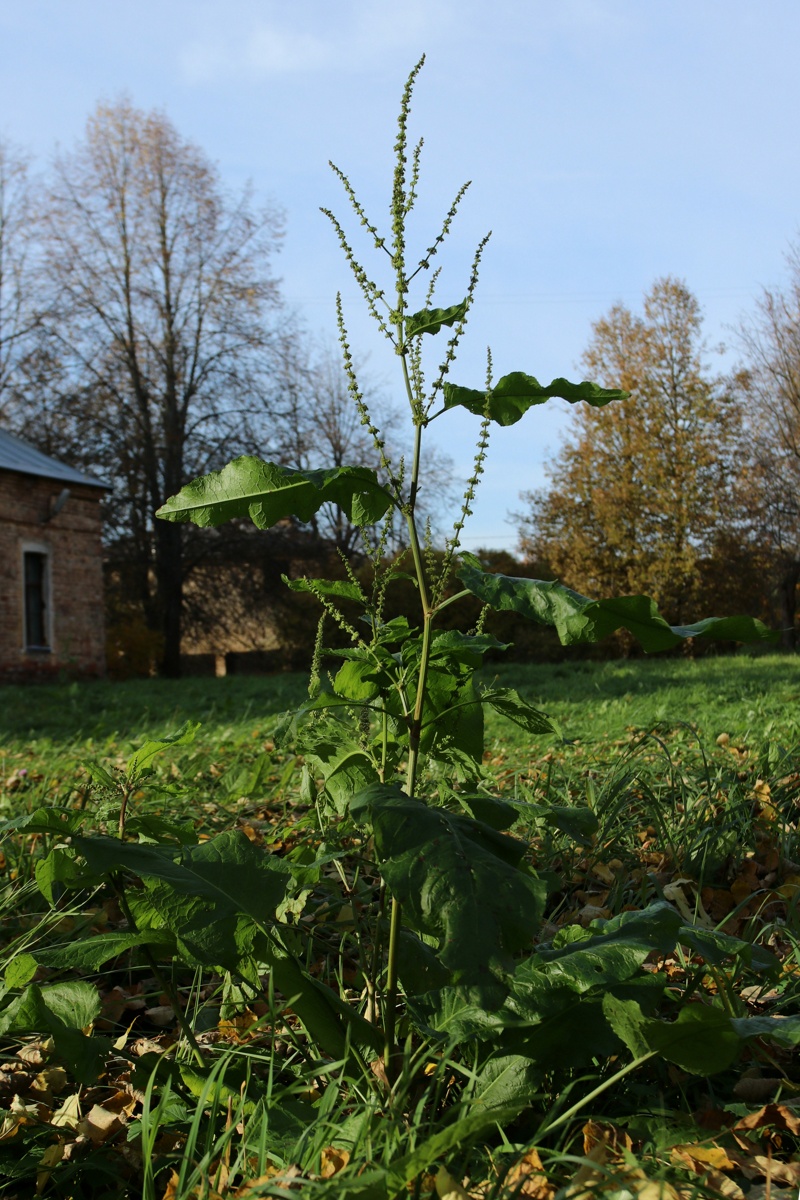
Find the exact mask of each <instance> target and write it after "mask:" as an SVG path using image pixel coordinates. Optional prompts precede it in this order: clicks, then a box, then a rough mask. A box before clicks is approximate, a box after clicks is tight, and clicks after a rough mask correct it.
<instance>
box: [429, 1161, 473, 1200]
mask: <svg viewBox="0 0 800 1200" xmlns="http://www.w3.org/2000/svg"><path fill="white" fill-rule="evenodd" d="M435 1186H436V1195H437V1196H438V1197H439V1200H470V1197H469V1193H468V1192H465V1191H464V1189H463V1187H462V1186H461V1184H460V1183H458V1181H457V1180H455V1179H453V1176H452V1175H451V1174H450V1172H449V1171H448V1169H447V1167H439V1170H438V1171H437V1172H436V1180H435Z"/></svg>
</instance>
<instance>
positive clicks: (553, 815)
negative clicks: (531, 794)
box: [526, 804, 600, 846]
mask: <svg viewBox="0 0 800 1200" xmlns="http://www.w3.org/2000/svg"><path fill="white" fill-rule="evenodd" d="M526 811H527V812H528V813H530V815H531V816H536V817H539V818H540V819H541V820H543V821H544V823H545V825H552V826H553V827H554V828H555V829H559V830H560V831H561V833H565V834H566V835H567V837H568V838H572V840H573V842H577V843H578V845H579V846H591V844H592V838H593V836H594V834H596V833H597V830H598V828H599V827H600V822H599V821H598V819H597V816H596V814H595V813H594V812H592V810H591V808H586V807H583V808H578V807H577V806H576V805H574V804H530V805H527V806H526Z"/></svg>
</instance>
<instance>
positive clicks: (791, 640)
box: [778, 560, 800, 652]
mask: <svg viewBox="0 0 800 1200" xmlns="http://www.w3.org/2000/svg"><path fill="white" fill-rule="evenodd" d="M798 583H800V562H798V561H797V560H795V561H794V562H791V563H787V564H786V566H785V568H784V571H783V573H782V574H781V578H780V582H779V584H778V612H779V614H780V626H781V648H782V649H783V650H789V651H792V652H794V651H796V650H797V626H796V624H795V614H796V612H797V585H798Z"/></svg>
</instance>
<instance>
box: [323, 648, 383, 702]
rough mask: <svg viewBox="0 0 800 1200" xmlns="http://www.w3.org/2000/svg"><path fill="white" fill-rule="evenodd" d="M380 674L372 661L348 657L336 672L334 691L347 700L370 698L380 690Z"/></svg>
mask: <svg viewBox="0 0 800 1200" xmlns="http://www.w3.org/2000/svg"><path fill="white" fill-rule="evenodd" d="M380 675H381V671H380V669H379V668H378V667H377V666H376V664H375V663H374V662H373V661H369V660H366V659H364V660H361V661H360V662H359V661H358V660H357V659H348V660H347V661H346V662H344V663H343V664H342V666H341V667H340V668H339V670H338V671H337V673H336V678H335V679H334V681H333V687H334V691H335V692H336V694H337V695H338V696H344V697H345V699H347V700H352V701H356V702H357V701H366V700H372V699H374V697H375V696H377V694H378V692H379V691H380V684H379V679H380Z"/></svg>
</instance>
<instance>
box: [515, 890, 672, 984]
mask: <svg viewBox="0 0 800 1200" xmlns="http://www.w3.org/2000/svg"><path fill="white" fill-rule="evenodd" d="M597 924H598V926H600V928H599V929H597V930H594V929H592V930H589V931H583V930H581V931H578V930H577V929H576V930H575V933H574V938H575V940H570V941H569V942H568V943H567V945H565V946H554V947H553V948H552V949H541V950H539V952H538V953H537V954H536V955H535V956H534V957H533V958H532V959H531V960H530V961H529V962H528V963H526V964H524V965H523V967H522V968H521V969H520V972H519V973H518V974H519V976H520V978H523V979H524V978H529V977H530V975H529V973H530V972H531V971H532V970H534V969H537V970H541V971H543V972H545V974H546V975H547V976H548V977H549V978H550V979H552V980H554V981H555V982H557V983H559V984H564V985H566V986H567V987H569V988H570V989H571V990H573V991H576V992H588V991H591V989H592V988H595V987H604V988H605V987H609V986H610V985H612V984H615V983H623V982H625V981H626V980H628V979H630V978H631V977H632V976H633V975H635V974H636V972H637V971H638V970H639V967H640V966H641V965H642V963H643V962H644V961H645V959H646V958H647V956H648V955H649V954H651V953H652V952H653V951H654V950H655V951H658V952H659V953H661V954H667V953H669V952H670V951H671V950H674V948H675V944H676V942H677V940H678V935H679V932H680V929H681V917H680V914H679V913H677V912H676V911H675V909H674V908H673V907H672V906H671V905H670V904H667V903H666V902H665V901H663V900H662V901H658V902H656V903H655V904H651V905H650V906H649V907H648V908H646V909H644V910H642V911H640V912H625V913H622V914H621V915H620V916H618V917H615V918H612V920H610V921H605V922H602V923H601V922H598V923H597ZM568 928H569V929H570V930H572V929H573V928H574V927H568Z"/></svg>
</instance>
